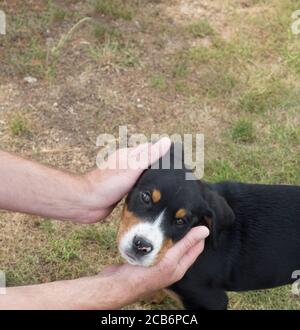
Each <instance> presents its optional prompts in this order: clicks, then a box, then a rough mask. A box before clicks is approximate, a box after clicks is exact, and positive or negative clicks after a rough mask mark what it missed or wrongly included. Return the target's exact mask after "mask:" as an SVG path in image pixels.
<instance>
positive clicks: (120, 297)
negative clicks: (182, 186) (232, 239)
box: [89, 226, 209, 309]
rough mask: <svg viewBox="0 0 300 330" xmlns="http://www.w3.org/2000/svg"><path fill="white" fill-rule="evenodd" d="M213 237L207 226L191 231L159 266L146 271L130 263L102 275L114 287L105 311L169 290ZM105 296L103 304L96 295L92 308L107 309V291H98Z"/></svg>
mask: <svg viewBox="0 0 300 330" xmlns="http://www.w3.org/2000/svg"><path fill="white" fill-rule="evenodd" d="M208 235H209V231H208V229H207V227H204V226H200V227H195V228H192V229H191V230H190V232H189V233H188V234H187V235H186V236H185V237H184V238H183V239H181V240H180V241H179V242H178V243H176V244H175V245H174V246H173V247H172V248H171V249H170V250H168V251H167V253H166V254H165V256H164V257H163V259H162V260H161V261H160V262H159V263H158V264H156V265H155V266H152V267H149V268H146V267H143V266H132V265H129V264H122V265H112V266H108V267H107V268H105V269H104V271H103V272H102V273H100V274H99V277H100V278H101V279H104V278H105V279H107V280H108V281H109V282H110V283H111V284H110V285H109V287H110V288H111V290H110V293H108V294H109V295H110V301H109V303H108V305H107V306H105V308H111V309H114V308H121V307H122V306H124V305H128V304H130V303H133V302H136V301H138V300H140V299H142V298H144V297H146V296H149V295H150V294H151V293H153V292H155V291H157V290H160V289H163V288H166V287H168V286H170V285H171V284H173V283H175V282H177V281H179V280H180V279H181V278H182V277H183V276H184V274H185V273H186V271H187V270H188V269H189V268H190V266H191V265H192V264H193V263H194V262H195V260H196V259H197V257H198V256H199V254H200V253H201V252H202V251H203V248H204V239H205V238H206V237H207V236H208ZM95 292H98V294H99V295H100V296H101V298H100V297H99V298H98V299H99V301H98V299H97V297H96V296H95V297H94V298H96V299H94V301H93V302H91V301H90V303H92V304H93V305H92V306H89V308H95V309H97V308H103V306H100V305H101V303H100V300H101V299H103V295H104V294H105V293H104V292H103V289H101V288H100V287H99V289H98V290H95ZM97 301H98V302H97Z"/></svg>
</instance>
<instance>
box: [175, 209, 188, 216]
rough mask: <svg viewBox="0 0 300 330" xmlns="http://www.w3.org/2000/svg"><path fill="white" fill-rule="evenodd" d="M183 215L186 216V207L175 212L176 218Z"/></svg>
mask: <svg viewBox="0 0 300 330" xmlns="http://www.w3.org/2000/svg"><path fill="white" fill-rule="evenodd" d="M185 216H186V209H179V210H178V211H177V212H176V214H175V217H176V218H183V217H185Z"/></svg>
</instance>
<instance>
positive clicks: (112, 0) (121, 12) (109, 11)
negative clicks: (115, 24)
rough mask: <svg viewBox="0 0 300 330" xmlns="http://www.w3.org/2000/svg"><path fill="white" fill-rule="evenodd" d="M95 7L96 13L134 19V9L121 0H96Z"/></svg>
mask: <svg viewBox="0 0 300 330" xmlns="http://www.w3.org/2000/svg"><path fill="white" fill-rule="evenodd" d="M94 8H95V11H96V13H99V14H104V15H108V16H111V17H113V18H121V19H124V20H128V21H130V20H132V18H133V15H134V13H133V9H132V8H131V7H129V6H128V5H126V3H125V2H123V1H119V0H95V2H94Z"/></svg>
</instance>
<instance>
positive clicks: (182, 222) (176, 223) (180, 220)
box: [175, 218, 185, 226]
mask: <svg viewBox="0 0 300 330" xmlns="http://www.w3.org/2000/svg"><path fill="white" fill-rule="evenodd" d="M184 224H185V221H184V219H182V218H178V219H175V225H176V226H183V225H184Z"/></svg>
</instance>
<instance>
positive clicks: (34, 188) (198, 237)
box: [0, 138, 208, 309]
mask: <svg viewBox="0 0 300 330" xmlns="http://www.w3.org/2000/svg"><path fill="white" fill-rule="evenodd" d="M169 147H170V140H169V139H167V138H164V139H161V140H160V141H158V142H157V143H156V144H154V145H151V144H143V145H140V146H138V147H136V148H126V149H119V150H117V151H116V152H115V153H114V154H112V155H111V156H110V157H109V158H108V160H107V165H110V164H111V163H114V162H115V161H117V164H120V163H122V162H124V160H125V159H127V158H129V159H132V158H136V157H138V158H139V160H140V165H141V166H140V168H136V169H131V168H127V169H120V168H118V167H117V168H114V169H111V168H109V167H110V166H107V167H108V168H106V169H95V170H92V171H90V172H88V173H86V174H83V175H75V174H71V173H67V172H63V171H59V170H57V169H54V168H50V167H47V166H44V165H41V164H38V163H36V162H32V161H29V160H25V159H23V158H20V157H17V156H15V155H12V154H10V153H7V152H4V151H0V182H1V184H0V208H2V209H6V210H10V211H15V212H23V213H29V214H36V215H40V216H44V217H51V218H55V219H60V220H71V221H73V222H77V223H82V224H89V223H95V222H97V221H101V220H102V219H104V218H105V217H107V216H108V215H109V214H110V213H111V211H112V210H113V209H114V207H115V206H116V204H117V203H118V202H119V201H120V200H121V199H122V198H123V197H124V196H125V195H126V194H127V192H128V191H129V190H130V189H131V188H132V186H133V185H134V184H135V182H136V180H137V179H138V177H139V176H140V175H141V173H142V172H143V170H144V169H145V168H147V167H148V166H149V165H150V164H152V163H154V162H155V161H156V160H157V159H158V158H159V157H161V156H163V155H164V154H165V153H166V152H167V151H168V149H169ZM104 167H105V166H104ZM207 235H208V229H207V228H206V227H198V228H194V229H193V230H192V231H191V232H190V233H188V234H187V235H186V237H184V238H183V239H182V240H181V241H180V242H178V243H177V244H175V245H174V246H173V247H172V248H171V249H170V250H169V251H168V252H167V253H166V255H165V256H164V258H163V259H162V260H161V261H160V262H159V263H158V264H157V265H156V266H153V267H150V268H144V267H141V266H132V265H127V264H123V265H112V266H109V267H108V268H106V269H105V270H104V271H103V272H102V273H100V274H99V275H96V276H92V277H84V278H80V279H75V280H66V281H57V282H52V283H44V284H39V285H31V286H21V287H14V288H8V289H7V293H6V294H5V295H0V309H115V308H121V307H122V306H124V305H127V304H129V303H132V302H135V301H137V300H139V299H141V298H142V297H144V296H147V295H148V294H150V293H152V292H154V291H156V290H159V289H161V288H164V287H166V286H168V285H171V284H172V283H174V282H176V281H178V280H179V279H180V278H181V277H182V276H183V275H184V273H185V272H186V271H187V269H188V268H189V267H190V266H191V265H192V263H193V262H194V261H195V259H196V258H197V257H198V256H199V254H200V253H201V252H202V250H203V247H204V239H205V237H207Z"/></svg>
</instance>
